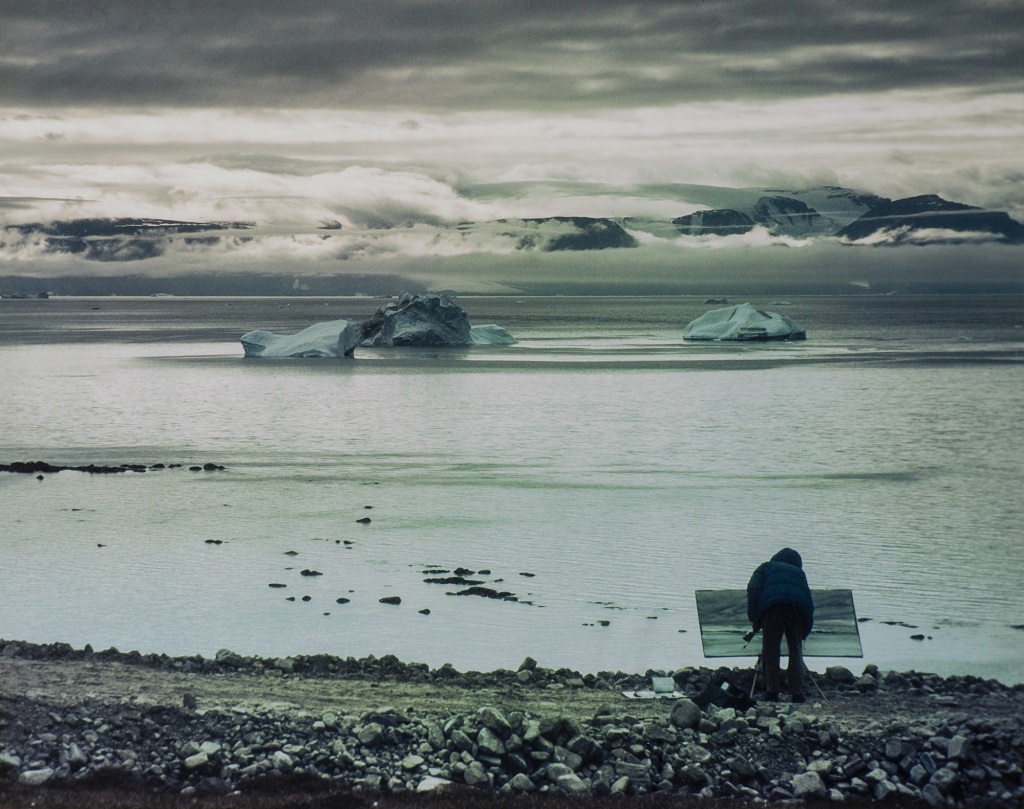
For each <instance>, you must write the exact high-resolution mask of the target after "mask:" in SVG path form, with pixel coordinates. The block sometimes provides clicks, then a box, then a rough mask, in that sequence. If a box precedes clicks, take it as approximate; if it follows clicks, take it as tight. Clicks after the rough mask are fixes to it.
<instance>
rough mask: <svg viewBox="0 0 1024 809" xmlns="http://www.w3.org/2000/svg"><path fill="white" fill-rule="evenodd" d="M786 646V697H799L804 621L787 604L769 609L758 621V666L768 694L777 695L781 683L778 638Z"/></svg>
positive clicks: (797, 612)
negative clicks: (787, 657) (759, 660)
mask: <svg viewBox="0 0 1024 809" xmlns="http://www.w3.org/2000/svg"><path fill="white" fill-rule="evenodd" d="M783 635H785V636H786V644H787V645H788V646H789V668H788V669H787V671H786V674H787V676H788V679H789V693H790V694H792V695H793V696H794V697H795V696H803V693H804V656H803V650H802V648H801V644H802V643H803V639H804V618H803V615H801V614H800V610H798V609H797V608H796V607H792V606H790V605H789V604H779V605H778V606H777V607H770V608H769V609H768V610H767V611H766V612H765V614H764V617H763V618H762V619H761V665H763V666H764V679H765V688H766V689H767V691H768V693H769V694H778V693H779V683H780V681H781V679H782V668H781V663H780V658H781V656H782V652H781V647H782V636H783Z"/></svg>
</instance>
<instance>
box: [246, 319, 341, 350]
mask: <svg viewBox="0 0 1024 809" xmlns="http://www.w3.org/2000/svg"><path fill="white" fill-rule="evenodd" d="M357 345H359V331H358V329H357V328H356V326H355V325H353V324H352V323H351V322H349V321H348V320H332V321H330V322H328V323H317V324H315V325H313V326H310V327H309V328H308V329H303V330H302V331H300V332H299V333H298V334H274V333H273V332H269V331H264V330H262V329H257V330H256V331H251V332H248V333H246V334H243V335H242V348H243V349H244V351H245V356H247V357H351V356H352V352H353V351H354V350H355V347H356V346H357Z"/></svg>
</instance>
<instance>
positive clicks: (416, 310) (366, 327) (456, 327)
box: [360, 292, 515, 347]
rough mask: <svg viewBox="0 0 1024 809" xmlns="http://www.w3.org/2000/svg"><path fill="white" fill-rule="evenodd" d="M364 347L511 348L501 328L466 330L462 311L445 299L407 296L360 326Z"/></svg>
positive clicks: (384, 308) (486, 326)
mask: <svg viewBox="0 0 1024 809" xmlns="http://www.w3.org/2000/svg"><path fill="white" fill-rule="evenodd" d="M360 329H361V331H362V345H364V346H427V347H439V346H471V345H511V344H512V343H514V342H515V338H513V337H512V335H511V334H509V333H508V332H507V331H506V330H505V329H503V328H501V326H495V325H494V324H487V325H485V326H470V325H469V318H468V317H467V316H466V313H465V311H463V309H462V307H461V306H459V305H457V304H456V303H455V301H454V300H453V299H452V298H451V297H450V296H448V295H411V294H409V293H408V292H403V293H402V294H401V295H400V296H399V298H398V300H397V301H396V302H394V303H389V304H387V305H385V306H382V307H381V308H380V309H378V310H377V312H376V313H375V314H374V316H373V317H372V318H370V319H369V320H367V321H364V322H363V323H362V324H360Z"/></svg>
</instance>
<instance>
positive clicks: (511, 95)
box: [0, 0, 1024, 110]
mask: <svg viewBox="0 0 1024 809" xmlns="http://www.w3.org/2000/svg"><path fill="white" fill-rule="evenodd" d="M0 18H2V19H3V24H2V25H0V103H7V104H12V105H29V104H31V105H33V106H61V105H90V104H117V105H122V104H123V105H133V106H134V105H146V104H155V105H160V104H163V105H181V106H189V105H217V106H222V105H226V106H310V105H343V106H349V107H359V108H365V109H372V108H385V107H421V108H433V109H438V110H444V109H460V108H506V109H531V108H553V107H559V108H565V107H579V108H585V107H588V106H595V107H596V106H605V105H613V106H618V105H629V106H635V105H637V104H651V105H658V104H668V103H677V102H684V101H693V100H699V101H707V100H713V99H757V98H784V97H801V96H807V95H814V94H819V93H834V92H865V91H884V90H892V89H917V88H935V87H952V88H961V89H963V90H967V91H971V90H975V89H977V88H985V89H996V88H1003V89H1017V88H1018V87H1019V77H1020V68H1021V55H1020V46H1019V31H1020V30H1021V23H1022V22H1024V19H1022V18H1024V12H1022V11H1021V7H1020V5H1019V3H1017V2H1015V0H904V2H901V3H899V4H893V3H891V0H860V1H859V2H857V3H849V2H844V3H839V2H826V1H824V0H817V2H810V0H802V1H801V0H796V1H794V2H787V3H785V4H775V5H772V6H771V7H768V6H767V5H766V4H765V3H763V2H760V1H759V2H754V0H708V2H678V1H677V0H673V2H658V1H656V0H646V2H645V0H587V1H586V2H584V0H545V1H544V2H541V1H540V0H507V2H503V3H483V2H479V0H352V1H351V2H345V3H337V2H330V1H329V0H290V1H289V2H254V1H253V0H218V2H216V3H209V2H198V0H176V1H175V0H91V2H88V3H82V2H78V1H77V0H76V1H75V2H69V1H68V0H50V1H49V2H47V0H0Z"/></svg>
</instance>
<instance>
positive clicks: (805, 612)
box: [747, 548, 814, 702]
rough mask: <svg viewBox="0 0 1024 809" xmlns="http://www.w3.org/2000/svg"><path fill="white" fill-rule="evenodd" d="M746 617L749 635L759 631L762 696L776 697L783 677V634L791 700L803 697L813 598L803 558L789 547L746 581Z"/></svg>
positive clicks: (770, 698) (811, 624)
mask: <svg viewBox="0 0 1024 809" xmlns="http://www.w3.org/2000/svg"><path fill="white" fill-rule="evenodd" d="M747 617H748V618H749V619H750V623H751V625H752V626H753V628H754V629H753V632H752V633H751V635H750V636H751V637H753V635H754V634H756V633H757V632H758V631H760V632H761V633H762V634H761V665H762V666H763V667H764V679H765V689H766V691H767V693H766V694H765V698H766V699H768V700H770V701H775V700H777V699H778V698H779V685H780V681H781V680H782V668H781V661H780V658H781V656H782V655H781V647H782V638H783V636H785V638H786V644H787V645H788V646H789V666H788V668H787V670H786V674H787V680H788V685H789V693H790V695H791V697H792V699H793V702H803V701H804V689H803V684H804V676H803V674H804V658H803V648H802V647H803V640H804V638H806V637H807V636H808V635H809V634H810V632H811V627H813V626H814V602H813V601H812V600H811V588H810V587H809V586H808V584H807V576H806V575H805V574H804V571H803V560H802V559H801V558H800V554H799V553H797V552H796V551H795V550H793V549H792V548H783V549H782V550H781V551H779V552H778V553H777V554H775V555H774V556H773V557H772V558H771V560H770V561H768V562H764V563H763V564H761V565H759V566H758V568H757V570H755V571H754V575H752V576H751V577H750V582H749V583H748V584H747Z"/></svg>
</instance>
